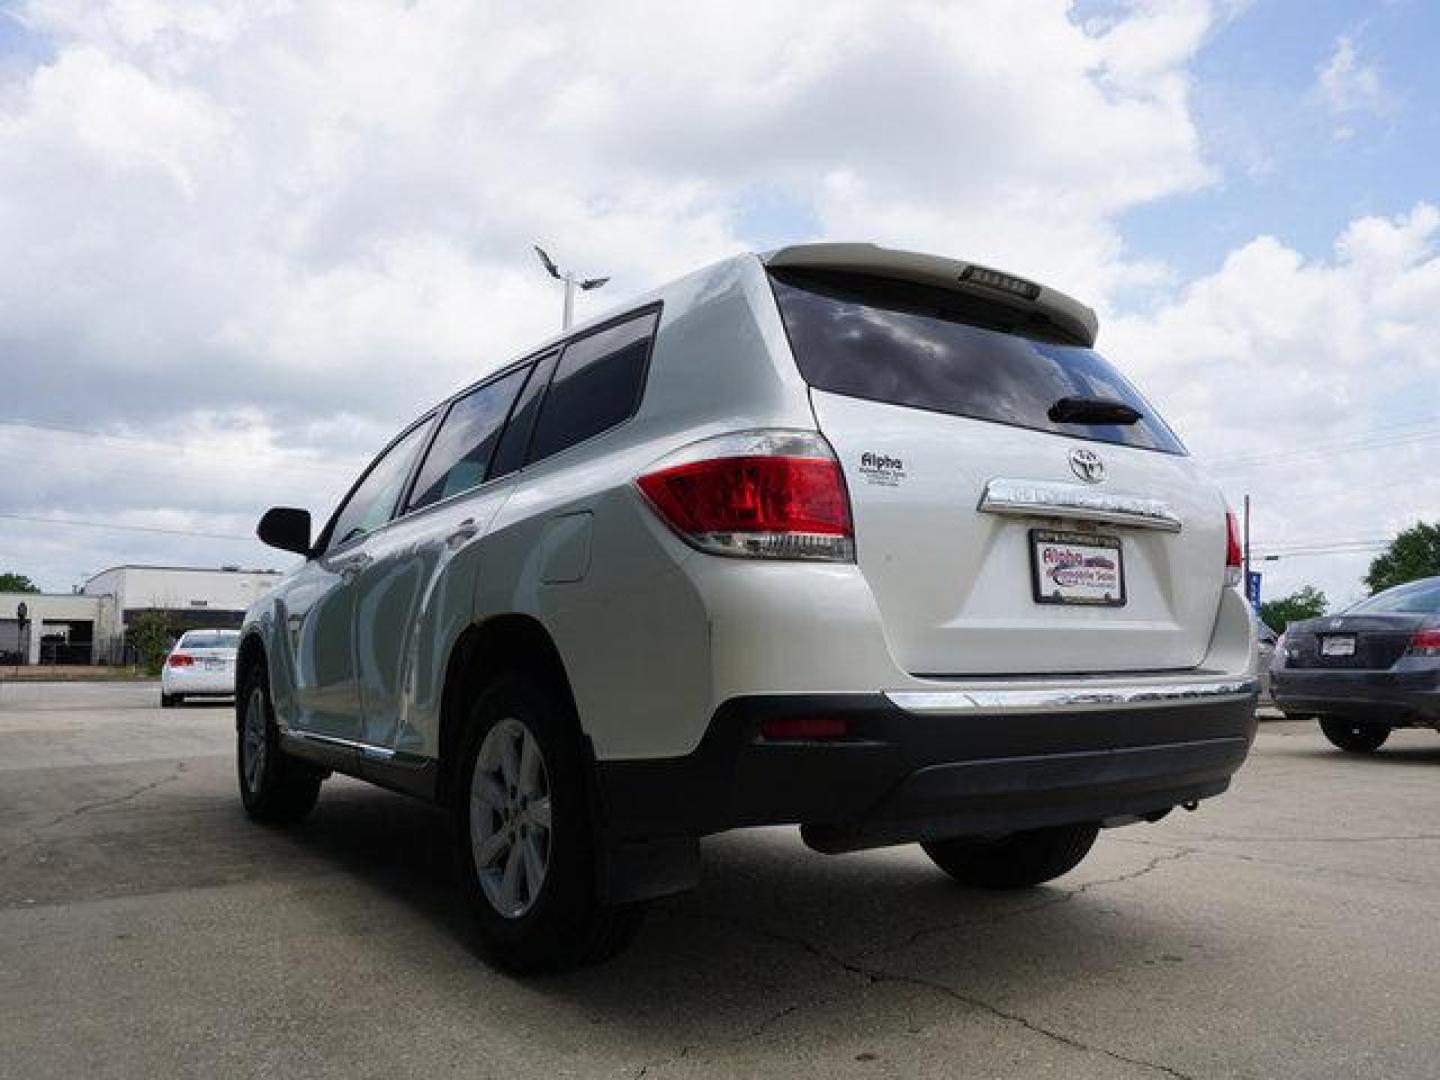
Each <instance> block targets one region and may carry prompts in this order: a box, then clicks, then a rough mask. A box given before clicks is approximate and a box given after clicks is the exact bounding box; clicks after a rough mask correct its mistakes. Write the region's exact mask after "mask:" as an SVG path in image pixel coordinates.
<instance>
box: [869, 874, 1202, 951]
mask: <svg viewBox="0 0 1440 1080" xmlns="http://www.w3.org/2000/svg"><path fill="white" fill-rule="evenodd" d="M1194 854H1196V851H1195V849H1194V848H1178V847H1177V848H1174V849H1173V852H1172V854H1170V855H1158V856H1156V857H1155V858H1153V859H1151V860H1150V861H1149V862H1147V863H1146V864H1145V865H1144V866H1142V867H1140V869H1138V870H1132V871H1130V872H1128V873H1125V874H1120V875H1118V876H1116V877H1111V878H1100V879H1098V880H1096V881H1087V882H1084V883H1083V884H1080V885H1077V886H1076V887H1075V888H1073V889H1066V890H1064V891H1063V892H1062V893H1061V895H1059V896H1052V897H1049V898H1047V899H1045V900H1042V901H1040V902H1039V903H1035V904H1030V905H1028V906H1026V907H1018V908H1011V909H1010V910H1008V911H999V912H995V913H994V914H992V915H986V916H981V917H979V918H973V919H961V920H959V921H957V922H950V923H943V924H941V925H939V926H925V927H921V928H920V929H919V930H916V931H915V932H914V933H912V934H911V935H910V936H909V937H907V938H905V939H904V940H903V941H899V942H895V943H894V944H885V945H875V946H872V947H870V948H868V949H863V950H861V951H860V952H858V953H855V954H854V958H855V959H859V958H861V957H865V956H873V955H874V954H875V953H884V952H899V951H900V950H901V949H908V948H909V947H910V946H911V945H914V944H915V943H916V942H917V941H922V940H924V939H925V938H927V937H934V936H935V935H937V934H945V933H949V932H951V931H954V930H964V929H966V928H968V927H972V926H998V925H1000V924H1001V923H1005V922H1009V921H1011V920H1012V919H1019V918H1022V917H1024V916H1026V915H1033V914H1035V913H1036V912H1037V911H1045V910H1047V909H1049V908H1053V907H1059V906H1060V905H1061V904H1068V903H1070V902H1071V901H1073V900H1074V899H1075V898H1076V897H1077V896H1081V895H1083V894H1084V893H1087V892H1089V891H1090V890H1091V889H1098V888H1100V887H1101V886H1104V885H1120V884H1123V883H1124V882H1127V881H1134V880H1135V879H1136V878H1141V877H1144V876H1145V875H1146V874H1148V873H1150V872H1151V871H1153V870H1155V869H1156V868H1157V867H1159V866H1161V865H1162V864H1164V863H1167V862H1177V861H1179V860H1180V859H1184V858H1187V857H1188V856H1190V855H1194Z"/></svg>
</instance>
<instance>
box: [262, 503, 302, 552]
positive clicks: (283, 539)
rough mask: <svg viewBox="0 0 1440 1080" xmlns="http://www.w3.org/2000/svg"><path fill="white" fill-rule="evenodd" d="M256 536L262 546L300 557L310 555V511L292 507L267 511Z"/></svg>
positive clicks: (273, 508) (272, 508) (274, 508)
mask: <svg viewBox="0 0 1440 1080" xmlns="http://www.w3.org/2000/svg"><path fill="white" fill-rule="evenodd" d="M255 535H256V536H258V537H259V538H260V542H261V543H262V544H269V545H270V546H271V547H273V548H279V549H280V550H281V551H293V552H296V553H297V554H299V555H306V556H308V555H309V554H310V511H309V510H296V509H295V508H294V507H292V506H272V507H271V508H270V509H269V510H266V511H265V516H264V517H262V518H261V519H260V524H259V525H258V526H256V528H255Z"/></svg>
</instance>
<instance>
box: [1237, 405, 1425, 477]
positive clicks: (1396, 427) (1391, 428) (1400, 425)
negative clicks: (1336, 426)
mask: <svg viewBox="0 0 1440 1080" xmlns="http://www.w3.org/2000/svg"><path fill="white" fill-rule="evenodd" d="M1437 420H1440V417H1436V416H1435V415H1434V414H1433V413H1426V415H1424V416H1416V417H1413V418H1412V419H1409V420H1398V421H1394V422H1392V423H1388V424H1380V425H1377V426H1375V427H1372V428H1368V429H1366V430H1365V431H1362V432H1357V433H1356V434H1354V435H1351V436H1347V437H1345V438H1343V439H1342V440H1341V442H1342V443H1346V442H1350V441H1355V440H1358V441H1362V442H1363V441H1368V440H1370V439H1372V438H1374V437H1375V436H1385V435H1388V434H1389V433H1391V432H1404V431H1406V429H1407V428H1417V427H1418V428H1422V429H1424V428H1431V427H1433V426H1434V425H1435V423H1436V422H1437ZM1333 445H1335V444H1334V443H1333V442H1332V443H1329V444H1319V445H1318V446H1317V447H1316V449H1325V448H1328V447H1329V446H1333ZM1303 449H1305V451H1306V452H1309V450H1310V449H1311V448H1310V447H1305V448H1303ZM1272 456H1273V455H1272V454H1270V453H1268V452H1265V453H1253V454H1239V455H1236V456H1235V457H1228V458H1227V457H1221V458H1216V459H1215V460H1213V461H1211V462H1209V464H1210V466H1211V467H1212V468H1216V467H1220V466H1229V465H1234V464H1238V463H1240V462H1243V461H1265V460H1269V459H1270V458H1271V457H1272Z"/></svg>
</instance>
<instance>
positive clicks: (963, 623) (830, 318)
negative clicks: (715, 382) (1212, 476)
mask: <svg viewBox="0 0 1440 1080" xmlns="http://www.w3.org/2000/svg"><path fill="white" fill-rule="evenodd" d="M771 276H772V285H773V287H774V291H775V295H776V299H777V302H778V305H779V309H780V312H781V316H782V319H783V320H784V323H785V327H786V330H787V333H788V335H789V338H790V343H791V347H792V351H793V352H794V355H795V360H796V363H797V365H798V367H799V369H800V372H801V374H802V375H803V376H804V378H805V379H806V381H807V382H808V383H809V385H810V387H811V399H812V404H813V407H814V411H815V416H816V420H817V422H818V424H819V427H820V430H821V431H822V432H823V433H824V435H825V437H826V438H827V439H828V440H829V441H830V443H831V445H832V446H833V447H834V448H835V452H836V454H837V455H838V456H839V458H840V461H841V463H842V467H843V469H844V473H845V478H846V482H847V484H848V486H849V490H850V499H851V504H852V509H853V514H854V521H855V542H856V553H857V561H858V563H859V565H860V568H861V570H862V572H863V573H864V575H865V577H866V579H867V581H868V582H869V584H870V587H871V589H872V591H873V593H874V595H875V598H876V601H877V603H878V604H879V607H880V611H881V614H882V617H883V619H884V623H885V632H886V636H887V639H888V641H889V644H890V647H891V649H892V651H893V653H894V655H895V657H896V659H897V660H898V661H899V662H900V664H901V665H902V666H903V667H904V668H905V669H906V670H907V671H909V672H911V673H913V674H917V675H931V676H957V675H1044V674H1054V673H1077V672H1093V673H1102V672H1122V671H1124V672H1130V671H1167V670H1181V669H1188V668H1194V667H1196V666H1197V665H1198V664H1199V663H1200V662H1201V660H1202V659H1203V658H1204V656H1205V654H1206V651H1207V648H1208V646H1209V643H1210V638H1211V634H1212V631H1213V628H1214V625H1215V618H1216V612H1217V610H1218V607H1219V600H1220V592H1221V589H1222V588H1224V578H1225V563H1226V522H1225V506H1224V502H1223V500H1222V499H1221V497H1220V496H1219V493H1218V491H1217V490H1216V489H1215V488H1214V486H1213V485H1211V484H1210V483H1208V482H1206V481H1204V480H1203V479H1201V478H1200V477H1199V476H1198V475H1197V472H1196V470H1195V467H1194V465H1193V463H1192V462H1191V461H1190V459H1189V458H1188V457H1187V456H1186V455H1185V452H1184V449H1183V447H1182V446H1181V445H1180V443H1179V442H1178V440H1177V439H1176V438H1175V436H1174V435H1173V434H1172V433H1171V432H1170V430H1169V429H1168V428H1167V427H1166V426H1165V424H1164V422H1163V421H1161V420H1160V418H1159V417H1158V416H1157V415H1156V414H1155V411H1154V410H1153V409H1152V408H1151V406H1150V405H1149V404H1148V403H1147V402H1145V401H1144V400H1143V399H1142V398H1141V397H1140V395H1139V394H1138V393H1137V392H1136V391H1135V390H1134V388H1133V387H1131V386H1130V385H1129V383H1127V382H1126V381H1125V379H1124V378H1123V377H1122V376H1120V375H1119V373H1118V372H1116V371H1115V369H1114V368H1112V367H1111V366H1110V365H1109V364H1108V363H1107V362H1106V361H1105V360H1104V359H1103V358H1101V357H1100V356H1099V354H1097V353H1096V352H1094V351H1093V350H1092V349H1091V348H1089V347H1088V346H1087V345H1085V344H1072V343H1065V341H1066V338H1067V336H1068V339H1069V341H1074V339H1075V337H1076V335H1075V333H1074V332H1073V331H1072V332H1070V333H1069V334H1068V335H1066V334H1063V333H1060V332H1058V331H1057V330H1056V329H1055V328H1054V327H1045V326H1044V325H1040V324H1037V322H1036V320H1035V319H1033V318H1031V319H1029V321H1028V322H1027V324H1026V325H1025V327H1024V329H1025V333H1023V334H1022V333H1019V332H1016V327H1015V326H1014V320H1013V319H1010V318H1009V317H1008V313H1007V309H1006V308H1005V307H1004V306H1001V305H996V306H994V307H993V308H987V306H986V305H985V304H984V303H983V298H982V300H981V301H977V300H976V296H975V292H976V290H974V289H972V290H970V291H969V292H968V293H967V294H965V295H963V296H962V295H957V294H956V293H953V292H950V291H948V290H946V289H944V288H939V287H935V286H933V285H930V284H923V283H919V282H916V281H896V280H893V279H887V278H882V277H877V276H874V275H869V274H855V273H850V272H833V271H827V270H824V269H817V268H815V267H813V266H807V267H804V268H784V267H777V266H776V265H775V263H774V262H773V261H772V263H771ZM1009 280H1015V279H1009ZM1020 284H1022V285H1023V284H1025V283H1020ZM1036 288H1037V289H1038V287H1036ZM1072 303H1073V302H1072ZM1057 339H1059V340H1057ZM1067 398H1068V399H1071V401H1072V403H1073V402H1074V401H1076V400H1083V401H1085V402H1088V403H1089V404H1088V406H1087V407H1088V408H1091V409H1093V408H1095V407H1097V406H1096V404H1095V403H1096V402H1099V403H1101V405H1100V406H1099V407H1104V404H1103V403H1106V402H1108V403H1112V404H1119V405H1124V406H1129V407H1130V408H1132V409H1133V410H1134V411H1136V412H1138V413H1139V414H1141V415H1140V417H1139V419H1137V420H1133V421H1132V422H1111V423H1105V424H1100V423H1081V422H1073V421H1071V420H1068V419H1062V420H1054V419H1051V415H1050V414H1051V411H1052V410H1053V409H1055V407H1056V404H1057V403H1058V402H1060V401H1061V400H1062V399H1067ZM1057 415H1059V416H1061V417H1062V418H1063V417H1066V416H1068V415H1070V414H1068V413H1067V412H1066V410H1065V409H1064V408H1061V409H1060V410H1059V411H1058V413H1057ZM1087 415H1088V414H1087ZM1122 419H1128V417H1123V416H1122Z"/></svg>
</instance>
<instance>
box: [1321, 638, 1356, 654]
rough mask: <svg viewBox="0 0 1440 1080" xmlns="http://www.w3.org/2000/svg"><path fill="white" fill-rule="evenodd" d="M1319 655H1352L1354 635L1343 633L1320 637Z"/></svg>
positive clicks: (1353, 651)
mask: <svg viewBox="0 0 1440 1080" xmlns="http://www.w3.org/2000/svg"><path fill="white" fill-rule="evenodd" d="M1320 655H1321V656H1354V655H1355V635H1354V634H1344V635H1337V636H1335V637H1323V638H1321V639H1320Z"/></svg>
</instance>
